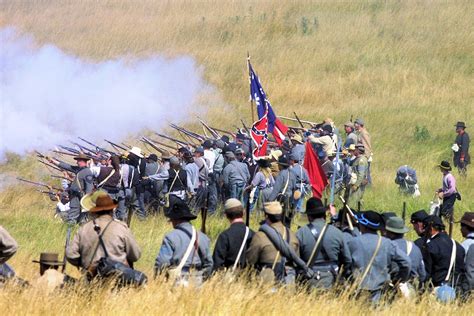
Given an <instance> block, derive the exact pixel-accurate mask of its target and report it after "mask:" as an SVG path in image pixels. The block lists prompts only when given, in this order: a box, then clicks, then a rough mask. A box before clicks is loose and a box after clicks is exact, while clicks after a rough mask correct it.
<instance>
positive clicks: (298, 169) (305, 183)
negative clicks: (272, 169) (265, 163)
mask: <svg viewBox="0 0 474 316" xmlns="http://www.w3.org/2000/svg"><path fill="white" fill-rule="evenodd" d="M290 172H291V173H292V174H293V175H294V176H295V181H296V189H297V190H300V191H301V193H303V194H304V193H306V192H309V191H310V190H311V187H310V185H311V183H310V181H309V176H308V172H307V171H306V169H305V168H303V166H301V165H299V164H295V165H293V166H292V167H290Z"/></svg>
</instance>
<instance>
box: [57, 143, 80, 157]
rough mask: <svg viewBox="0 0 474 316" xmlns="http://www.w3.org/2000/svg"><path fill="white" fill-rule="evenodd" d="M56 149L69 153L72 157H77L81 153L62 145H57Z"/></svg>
mask: <svg viewBox="0 0 474 316" xmlns="http://www.w3.org/2000/svg"><path fill="white" fill-rule="evenodd" d="M58 147H59V148H61V149H62V150H65V151H69V152H70V153H72V154H74V155H79V154H80V153H81V151H80V150H77V149H75V148H71V147H67V146H63V145H58Z"/></svg>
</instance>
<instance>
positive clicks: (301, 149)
mask: <svg viewBox="0 0 474 316" xmlns="http://www.w3.org/2000/svg"><path fill="white" fill-rule="evenodd" d="M291 143H292V144H293V147H292V148H291V156H293V157H295V158H296V159H297V160H298V163H299V164H301V163H303V161H304V155H305V152H306V147H305V145H304V144H303V138H302V137H301V135H299V134H294V135H293V136H291Z"/></svg>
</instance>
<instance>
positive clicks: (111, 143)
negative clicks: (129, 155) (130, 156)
mask: <svg viewBox="0 0 474 316" xmlns="http://www.w3.org/2000/svg"><path fill="white" fill-rule="evenodd" d="M104 141H105V142H106V143H108V144H109V145H111V146H112V147H114V148H115V150H117V148H118V149H121V150H123V151H128V149H127V148H125V147H123V146H120V145H118V144H116V143H113V142H111V141H110V140H107V139H104Z"/></svg>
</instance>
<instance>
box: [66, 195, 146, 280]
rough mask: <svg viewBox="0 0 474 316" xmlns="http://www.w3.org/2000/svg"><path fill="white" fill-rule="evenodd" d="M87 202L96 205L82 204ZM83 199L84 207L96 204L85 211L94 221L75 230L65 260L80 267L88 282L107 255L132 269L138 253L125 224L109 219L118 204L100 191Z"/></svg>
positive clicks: (138, 255)
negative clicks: (102, 243)
mask: <svg viewBox="0 0 474 316" xmlns="http://www.w3.org/2000/svg"><path fill="white" fill-rule="evenodd" d="M93 196H94V197H93ZM89 199H91V200H92V199H94V200H95V202H87V201H84V200H89ZM84 200H83V201H82V204H83V205H88V204H90V205H95V206H94V207H92V208H91V209H89V210H88V211H89V213H90V214H91V216H92V217H93V219H92V220H91V221H89V222H87V223H85V224H84V225H83V226H81V227H80V228H79V230H78V231H77V233H76V235H75V236H74V238H73V241H72V243H71V244H70V245H69V247H68V248H67V249H66V258H67V261H68V262H70V263H71V264H72V265H74V266H77V267H80V268H82V269H83V271H85V272H86V274H87V277H88V279H89V280H90V279H92V278H94V277H95V276H96V275H97V265H98V263H99V261H100V259H101V258H104V257H106V256H108V258H110V259H111V260H114V261H118V262H120V263H122V264H124V265H126V266H128V267H130V268H133V263H134V262H136V261H138V259H139V258H140V255H141V251H140V248H139V247H138V244H137V242H136V241H135V238H134V237H133V235H132V232H131V231H130V229H129V228H128V226H127V224H126V223H124V222H122V221H119V220H116V219H114V218H113V217H112V214H113V210H114V209H115V208H116V207H117V205H118V204H117V203H116V202H115V201H114V200H112V198H111V197H110V196H109V195H108V194H107V193H103V192H97V193H93V194H88V195H86V196H85V197H84ZM99 234H101V235H102V240H103V241H104V247H105V249H106V251H107V253H106V251H105V250H104V249H103V248H104V247H102V246H101V245H100V243H99V237H98V236H99Z"/></svg>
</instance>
